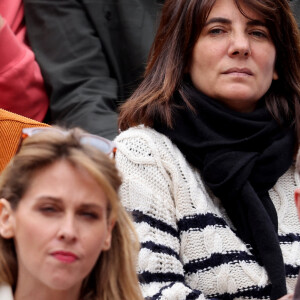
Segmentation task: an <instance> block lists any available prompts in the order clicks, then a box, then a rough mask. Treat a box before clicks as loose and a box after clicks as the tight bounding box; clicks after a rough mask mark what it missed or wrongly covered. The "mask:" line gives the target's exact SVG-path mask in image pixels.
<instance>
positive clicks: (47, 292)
mask: <svg viewBox="0 0 300 300" xmlns="http://www.w3.org/2000/svg"><path fill="white" fill-rule="evenodd" d="M79 294H80V287H74V288H71V289H68V290H63V291H61V290H53V289H51V288H49V287H47V286H43V285H41V286H36V287H30V286H20V285H17V288H16V291H15V293H14V299H15V300H32V299H39V300H53V299H55V300H79Z"/></svg>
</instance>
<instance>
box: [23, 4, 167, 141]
mask: <svg viewBox="0 0 300 300" xmlns="http://www.w3.org/2000/svg"><path fill="white" fill-rule="evenodd" d="M162 2H163V0H122V1H114V0H105V1H80V0H58V1H48V0H25V1H24V3H25V16H26V26H27V29H28V35H29V40H30V44H31V46H32V48H33V50H34V52H35V54H36V57H37V61H38V62H39V64H40V67H41V69H42V73H43V75H44V79H45V83H46V87H47V92H48V95H49V97H50V115H51V122H54V123H56V124H60V125H65V126H68V127H69V126H75V125H76V126H79V127H81V128H83V129H85V130H87V131H89V132H91V133H94V134H98V135H101V136H104V137H106V138H110V139H112V138H114V137H115V136H116V135H117V133H118V126H117V117H118V108H119V105H120V104H121V103H123V102H124V101H125V99H127V98H128V97H129V95H131V93H132V92H133V90H134V89H135V88H136V86H137V84H138V82H140V79H141V77H142V75H143V73H144V67H145V63H146V60H147V57H148V53H149V49H150V47H151V44H152V41H153V37H154V34H155V30H156V24H157V20H158V17H159V13H160V9H161V3H162Z"/></svg>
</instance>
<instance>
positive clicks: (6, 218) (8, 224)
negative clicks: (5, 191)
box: [0, 198, 14, 239]
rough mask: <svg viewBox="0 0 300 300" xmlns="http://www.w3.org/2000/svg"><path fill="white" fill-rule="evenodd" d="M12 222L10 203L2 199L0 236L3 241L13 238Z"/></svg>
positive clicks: (0, 201) (0, 200) (0, 202)
mask: <svg viewBox="0 0 300 300" xmlns="http://www.w3.org/2000/svg"><path fill="white" fill-rule="evenodd" d="M13 220H14V216H13V210H12V208H11V206H10V203H9V202H8V201H7V200H6V199H4V198H2V199H0V235H1V236H2V237H3V238H4V239H10V238H12V237H14V226H13Z"/></svg>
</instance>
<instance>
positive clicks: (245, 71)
mask: <svg viewBox="0 0 300 300" xmlns="http://www.w3.org/2000/svg"><path fill="white" fill-rule="evenodd" d="M223 74H233V75H248V76H252V75H253V73H252V71H251V70H250V69H248V68H230V69H228V70H226V71H225V72H223Z"/></svg>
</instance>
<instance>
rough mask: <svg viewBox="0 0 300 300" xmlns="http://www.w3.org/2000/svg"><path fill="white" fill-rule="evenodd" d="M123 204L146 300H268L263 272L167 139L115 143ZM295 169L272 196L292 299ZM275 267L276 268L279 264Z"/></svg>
mask: <svg viewBox="0 0 300 300" xmlns="http://www.w3.org/2000/svg"><path fill="white" fill-rule="evenodd" d="M116 142H117V146H118V151H117V155H116V162H117V165H118V167H119V169H120V171H121V173H122V175H123V180H124V182H123V185H122V187H121V191H120V194H121V199H122V203H123V204H124V206H125V207H126V208H127V209H128V210H129V211H130V212H132V214H133V216H134V219H135V225H136V228H137V231H138V234H139V238H140V242H141V251H140V254H139V259H138V273H139V275H140V276H141V287H142V291H143V295H144V297H149V298H147V299H160V300H162V299H164V300H181V299H205V298H214V297H215V298H222V299H233V298H236V299H238V298H240V299H245V298H252V299H254V298H256V299H262V298H265V299H266V298H269V291H270V285H269V282H268V276H267V274H266V271H265V269H264V268H263V267H262V266H260V265H259V264H258V263H257V262H256V259H255V257H254V256H253V255H252V254H251V252H250V251H249V249H248V248H247V247H246V245H245V244H244V243H243V242H242V241H241V240H240V239H239V238H238V237H237V236H236V235H235V233H234V230H233V228H232V225H231V223H230V220H228V217H227V216H226V214H225V211H224V209H223V208H222V207H221V205H220V203H219V201H218V199H216V197H214V196H213V195H212V194H211V193H210V192H209V191H208V190H207V188H206V187H205V186H204V184H203V182H202V181H201V178H200V176H199V173H198V172H197V171H196V170H195V169H194V168H192V167H191V165H190V164H189V163H188V162H187V161H186V160H185V158H184V157H183V155H182V153H181V152H180V151H179V150H178V148H177V147H176V146H175V145H174V144H172V142H171V141H170V140H169V139H168V138H167V137H166V136H164V135H162V134H160V133H158V132H156V131H154V130H153V129H150V128H145V127H143V126H139V127H135V128H131V129H129V130H127V131H125V132H123V133H121V134H120V135H119V136H118V137H117V138H116ZM299 185H300V181H299V176H298V175H296V174H295V172H294V168H291V169H290V170H288V171H287V172H286V173H285V174H284V175H283V176H282V177H281V178H280V179H279V180H278V182H277V183H276V185H275V186H274V187H273V188H272V189H271V190H270V192H269V193H270V196H271V198H272V200H273V202H274V205H275V207H276V210H277V213H278V220H279V240H280V245H281V249H282V253H283V258H284V261H285V265H286V273H287V288H288V292H293V290H294V287H295V283H296V278H297V274H298V272H299V265H300V223H299V219H298V216H297V211H296V208H295V205H294V196H293V193H294V190H295V188H296V186H299ZM274 263H276V262H274Z"/></svg>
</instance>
